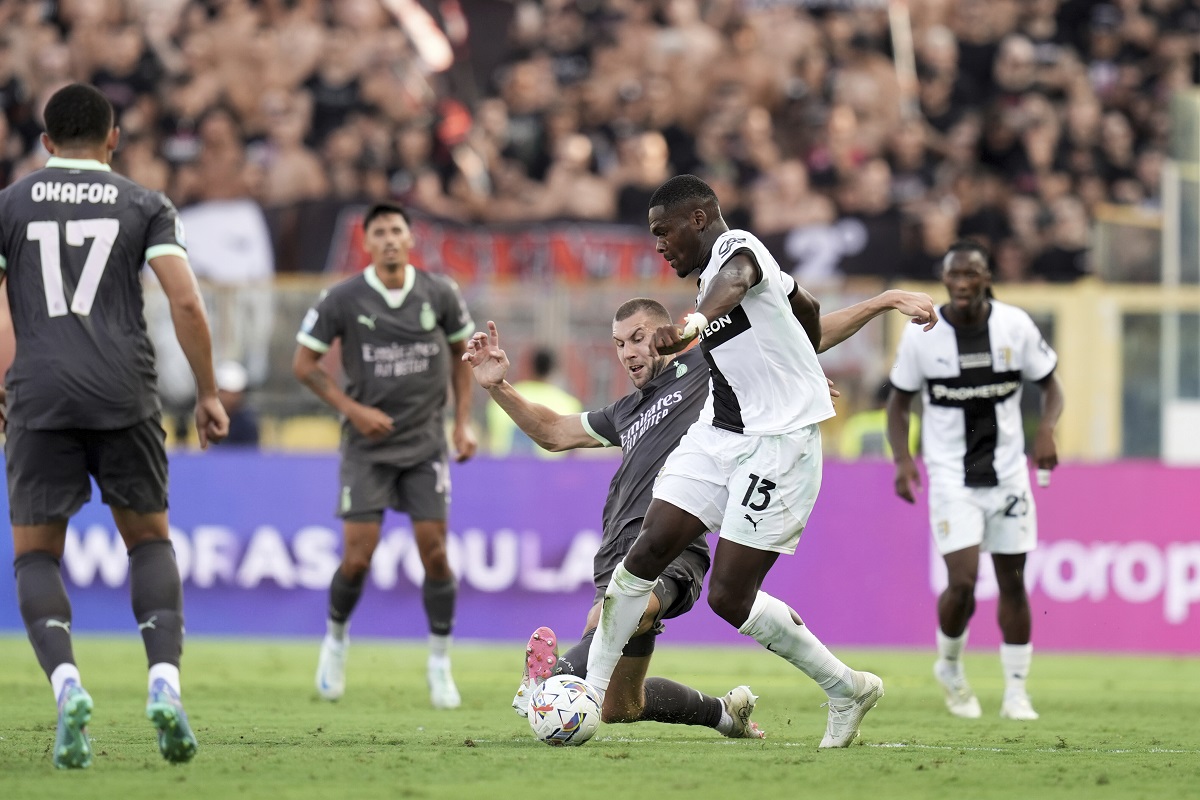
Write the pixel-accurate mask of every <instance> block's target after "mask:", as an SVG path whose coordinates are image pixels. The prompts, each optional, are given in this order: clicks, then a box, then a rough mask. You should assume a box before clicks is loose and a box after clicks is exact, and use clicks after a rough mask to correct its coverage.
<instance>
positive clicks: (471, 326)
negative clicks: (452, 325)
mask: <svg viewBox="0 0 1200 800" xmlns="http://www.w3.org/2000/svg"><path fill="white" fill-rule="evenodd" d="M474 332H475V322H474V321H471V322H468V323H467V324H466V325H464V326H462V327H461V328H460V329H458V330H457V331H455V332H454V333H452V334H450V335H449V336H447V337H446V341H448V342H449V343H450V344H454V343H455V342H461V341H462V340H463V339H466V338H467V337H468V336H470V335H471V334H472V333H474Z"/></svg>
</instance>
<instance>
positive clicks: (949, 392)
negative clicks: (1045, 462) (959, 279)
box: [891, 300, 1058, 487]
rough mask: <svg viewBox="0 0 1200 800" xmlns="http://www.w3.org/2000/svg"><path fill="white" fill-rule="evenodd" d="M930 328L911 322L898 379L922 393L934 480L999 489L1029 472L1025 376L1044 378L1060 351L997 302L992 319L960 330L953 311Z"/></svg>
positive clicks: (924, 439) (895, 372) (1019, 313)
mask: <svg viewBox="0 0 1200 800" xmlns="http://www.w3.org/2000/svg"><path fill="white" fill-rule="evenodd" d="M940 316H941V322H940V323H939V324H938V325H937V326H936V327H934V329H933V330H931V331H928V332H925V331H922V330H921V329H920V328H917V327H916V326H913V325H906V326H905V331H904V335H903V336H902V337H901V339H900V347H899V350H898V351H897V353H896V364H895V366H893V367H892V375H891V381H892V385H893V386H895V387H896V388H897V389H900V390H902V391H906V392H916V391H918V390H919V391H921V393H922V398H923V400H924V404H925V410H924V415H923V417H922V420H921V449H922V452H923V454H924V457H925V466H926V468H927V469H928V470H929V482H930V484H934V483H937V484H942V485H948V486H949V485H953V486H971V487H984V486H997V485H999V484H1000V483H1003V482H1005V481H1007V480H1009V479H1011V478H1013V477H1014V476H1016V475H1017V474H1019V473H1020V472H1021V471H1022V470H1025V469H1026V468H1027V467H1026V461H1025V431H1024V427H1023V424H1022V420H1021V381H1022V380H1031V381H1040V380H1042V379H1043V378H1045V377H1047V376H1048V375H1049V374H1050V373H1051V372H1053V371H1054V368H1055V366H1056V365H1057V364H1058V356H1057V355H1056V354H1055V352H1054V351H1053V350H1051V349H1050V345H1048V344H1046V340H1045V339H1043V338H1042V334H1041V333H1040V332H1039V331H1038V329H1037V326H1036V325H1034V324H1033V320H1032V319H1030V317H1029V315H1028V314H1026V313H1025V312H1024V311H1023V310H1021V309H1019V308H1017V307H1016V306H1010V305H1008V304H1007V303H1000V302H997V301H995V300H992V301H991V310H990V311H989V313H988V318H987V323H986V324H984V325H980V326H978V327H976V328H973V329H964V328H955V327H954V326H953V325H951V324H950V322H949V320H948V318H947V314H946V308H945V307H943V308H942V309H941V314H940Z"/></svg>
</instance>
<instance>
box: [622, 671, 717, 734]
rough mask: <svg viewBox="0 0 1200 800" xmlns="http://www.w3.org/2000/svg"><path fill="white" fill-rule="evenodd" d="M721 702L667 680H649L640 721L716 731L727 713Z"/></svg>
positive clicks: (647, 680) (647, 679)
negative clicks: (713, 729) (697, 726)
mask: <svg viewBox="0 0 1200 800" xmlns="http://www.w3.org/2000/svg"><path fill="white" fill-rule="evenodd" d="M724 710H725V709H724V706H723V705H722V703H721V701H720V700H718V699H717V698H715V697H709V696H708V695H706V694H702V693H700V692H698V691H696V690H695V689H693V688H691V687H690V686H684V685H683V684H682V683H676V682H675V681H669V680H667V679H666V678H646V706H645V708H643V709H642V716H641V717H640V718H639V721H650V722H667V723H670V724H672V725H703V726H705V727H706V728H715V727H717V723H718V722H720V721H721V712H722V711H724Z"/></svg>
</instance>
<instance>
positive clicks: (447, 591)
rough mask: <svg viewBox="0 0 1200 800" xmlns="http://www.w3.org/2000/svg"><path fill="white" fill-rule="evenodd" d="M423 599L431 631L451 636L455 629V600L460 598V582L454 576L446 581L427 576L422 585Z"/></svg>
mask: <svg viewBox="0 0 1200 800" xmlns="http://www.w3.org/2000/svg"><path fill="white" fill-rule="evenodd" d="M421 599H422V600H423V601H424V603H425V616H426V617H428V618H429V632H430V633H432V634H434V635H436V636H449V635H450V633H451V632H452V631H453V630H454V602H455V600H457V599H458V584H457V583H456V582H455V580H454V578H450V579H449V580H444V581H433V580H430V579H429V578H426V579H425V585H424V586H422V587H421Z"/></svg>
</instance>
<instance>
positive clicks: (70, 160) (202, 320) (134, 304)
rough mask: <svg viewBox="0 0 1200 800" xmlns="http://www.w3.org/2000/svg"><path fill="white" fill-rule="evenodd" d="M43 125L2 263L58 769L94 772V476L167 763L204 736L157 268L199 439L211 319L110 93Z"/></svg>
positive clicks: (29, 546)
mask: <svg viewBox="0 0 1200 800" xmlns="http://www.w3.org/2000/svg"><path fill="white" fill-rule="evenodd" d="M44 119H45V123H46V132H45V133H44V134H43V135H42V144H43V145H44V146H45V147H46V149H47V150H48V151H49V152H50V155H51V158H50V160H49V161H48V162H47V164H46V168H45V169H42V170H39V171H37V172H34V173H32V174H31V175H28V176H27V177H25V178H22V179H21V180H20V181H18V182H17V183H15V184H13V185H12V186H10V187H8V188H7V189H5V190H4V191H3V192H0V268H3V269H4V279H6V281H7V284H8V302H9V306H10V307H11V309H12V321H13V332H14V334H15V336H16V358H15V360H14V361H13V364H12V367H11V368H10V369H9V372H8V378H7V382H6V387H5V394H6V397H7V402H8V408H7V434H8V440H7V442H6V444H5V456H6V458H7V464H8V496H9V513H10V515H11V518H12V525H13V551H14V553H15V555H16V559H15V561H14V569H15V572H16V583H17V597H18V599H19V601H20V606H21V617H22V619H24V621H25V628H26V630H27V631H28V632H29V641H30V642H31V643H32V644H33V650H34V652H35V653H36V654H37V658H38V663H40V664H41V666H42V669H43V670H45V672H46V675H47V677H49V679H50V683H51V686H52V687H53V690H54V697H55V700H56V701H57V702H58V714H59V716H58V730H57V733H56V734H55V742H54V751H53V760H54V765H55V766H56V767H60V768H81V767H87V766H89V765H90V764H91V763H92V749H91V744H90V742H89V740H88V735H87V730H86V725H87V723H88V721H89V720H90V718H91V714H92V699H91V697H90V696H89V695H88V693H87V691H85V690H84V688H83V683H82V681H81V679H80V674H79V669H78V667H77V666H76V665H75V656H74V653H73V650H72V645H71V603H70V600H69V599H68V598H67V593H66V590H65V588H64V586H63V581H62V574H61V570H60V560H61V559H62V554H63V548H64V544H65V540H66V530H67V521H68V519H69V518H70V517H71V516H72V515H74V514H75V513H76V512H77V511H79V509H80V508H81V507H82V506H83V504H84V503H86V502H87V501H88V500H89V499H90V498H91V484H90V482H89V479H88V476H89V474H90V475H91V476H92V477H94V478H95V479H96V484H97V485H98V486H99V487H100V497H101V500H103V501H104V502H105V503H106V504H107V505H108V506H109V507H110V508H111V510H112V515H113V520H114V521H115V522H116V525H117V530H119V531H120V533H121V538H122V539H123V540H124V541H125V546H126V547H127V548H128V550H129V584H130V595H131V597H132V601H133V613H134V618H135V619H136V620H137V624H138V629H139V630H140V631H141V634H142V640H143V643H144V644H145V647H146V657H147V660H148V661H149V666H150V677H149V700H148V702H147V704H146V715H147V716H148V717H149V718H150V720H151V721H152V722H153V723H154V725H155V727H156V728H157V729H158V744H159V749H160V751H161V752H162V755H163V757H165V758H166V759H167V760H168V761H176V762H180V761H188V760H190V759H191V758H192V757H193V756H194V755H195V754H196V738H195V736H194V735H193V734H192V730H191V728H190V726H189V725H188V719H187V715H186V714H185V713H184V710H183V705H182V703H181V702H180V699H179V697H180V687H179V659H180V654H181V652H182V650H183V590H182V587H181V585H180V580H179V570H178V568H177V567H176V564H175V551H174V549H173V548H172V547H171V542H170V540H169V539H168V538H167V455H166V450H165V449H164V444H163V442H164V433H163V428H162V414H161V407H160V406H159V401H158V394H157V391H156V384H157V375H156V372H155V365H154V349H153V347H152V346H151V344H150V339H149V337H148V336H147V335H146V323H145V320H144V318H143V316H142V284H141V271H142V265H143V264H144V263H145V262H147V261H148V262H149V263H150V268H151V269H152V270H153V271H154V274H155V275H156V276H157V277H158V280H159V283H160V284H161V285H162V289H163V291H164V292H165V294H166V296H167V300H168V301H169V303H170V306H171V318H172V320H173V321H174V324H175V334H176V336H177V337H178V338H179V343H180V345H182V347H183V352H184V354H185V355H186V356H187V360H188V363H189V364H190V366H191V368H192V374H193V375H194V376H195V379H196V388H197V401H196V431H197V434H198V436H199V439H200V445H201V446H202V447H204V446H207V444H208V443H209V442H216V441H220V440H221V439H222V438H224V437H225V435H226V433H228V430H229V419H228V417H227V416H226V414H225V410H224V409H223V408H222V407H221V403H220V401H219V400H218V399H217V385H216V380H215V379H214V377H213V365H212V342H211V338H210V335H209V329H208V319H207V317H206V316H205V311H204V302H203V300H202V299H201V297H200V291H199V288H198V287H197V285H196V280H195V278H194V277H193V275H192V271H191V268H190V267H189V266H188V261H187V251H186V250H185V249H184V247H185V245H184V236H183V228H182V226H181V225H180V224H179V218H178V215H177V214H176V212H175V208H174V206H172V205H171V203H170V201H169V200H167V199H166V198H165V197H164V196H163V195H162V194H160V193H159V192H152V191H150V190H148V189H144V188H142V187H141V186H138V185H137V184H136V183H134V182H133V181H130V180H128V179H126V178H123V177H121V176H119V175H114V174H113V173H112V172H111V171H110V169H109V166H108V161H109V158H110V157H111V155H112V152H113V150H115V149H116V147H117V141H118V139H119V136H120V133H119V131H118V130H117V128H116V127H114V125H113V109H112V106H111V105H110V104H109V102H108V100H107V99H106V98H105V97H104V95H102V94H101V93H100V92H99V91H97V90H96V89H94V88H93V87H91V86H85V85H82V84H72V85H70V86H66V87H64V88H62V89H60V90H59V91H57V92H55V93H54V95H53V96H52V97H51V98H50V100H49V102H48V103H47V105H46V110H45V114H44Z"/></svg>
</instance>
